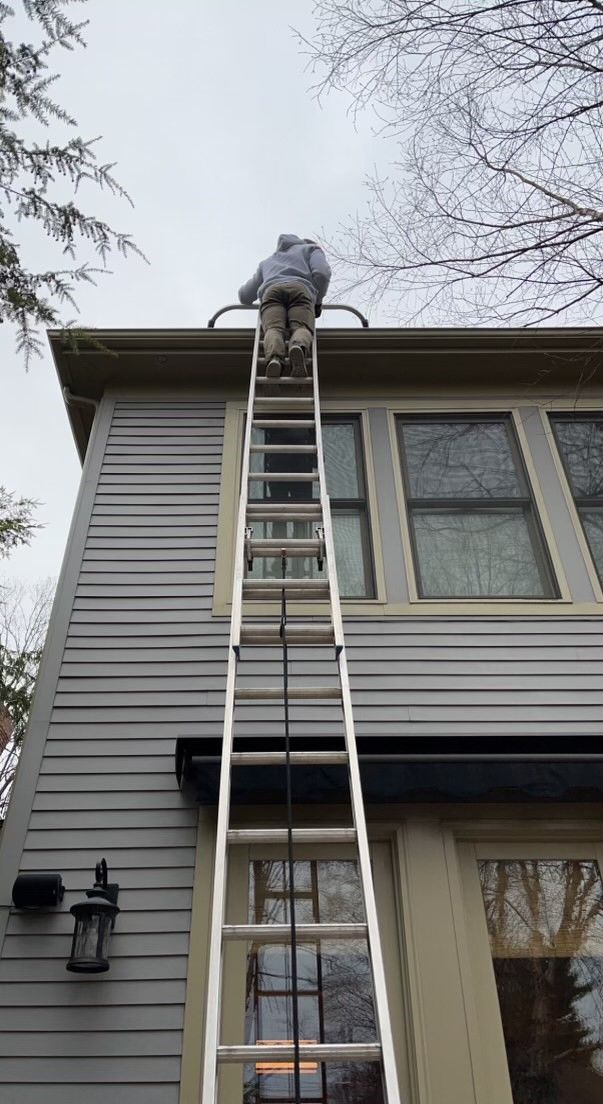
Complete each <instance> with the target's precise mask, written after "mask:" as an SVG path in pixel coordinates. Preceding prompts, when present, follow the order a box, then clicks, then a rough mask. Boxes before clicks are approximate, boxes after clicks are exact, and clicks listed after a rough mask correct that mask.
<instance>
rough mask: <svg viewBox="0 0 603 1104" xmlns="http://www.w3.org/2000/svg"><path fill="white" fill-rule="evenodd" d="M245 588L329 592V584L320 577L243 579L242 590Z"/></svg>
mask: <svg viewBox="0 0 603 1104" xmlns="http://www.w3.org/2000/svg"><path fill="white" fill-rule="evenodd" d="M246 590H266V591H270V593H272V591H273V590H275V591H280V590H318V591H321V592H322V591H324V593H325V594H328V593H329V584H328V583H323V582H321V581H320V579H245V580H244V582H243V592H245V591H246Z"/></svg>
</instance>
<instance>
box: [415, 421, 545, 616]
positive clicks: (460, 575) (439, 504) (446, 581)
mask: <svg viewBox="0 0 603 1104" xmlns="http://www.w3.org/2000/svg"><path fill="white" fill-rule="evenodd" d="M398 432H399V440H400V452H401V458H402V471H403V477H404V484H405V492H406V500H407V506H408V515H409V522H410V530H411V538H412V544H413V553H414V559H415V568H416V574H417V581H418V589H419V593H420V594H421V596H422V597H424V598H479V597H481V598H485V597H492V598H510V597H516V598H530V597H532V598H544V597H548V596H551V595H553V594H554V593H555V591H554V586H553V582H552V576H551V571H550V566H549V563H548V558H547V555H546V551H545V548H544V544H543V541H542V537H541V534H540V530H539V526H538V522H537V518H536V514H535V510H534V506H533V503H532V500H531V495H530V490H529V486H528V481H527V477H526V474H525V472H524V469H523V464H522V461H521V456H520V454H519V450H518V447H517V443H516V441H515V437H514V434H513V430H512V426H511V421H510V419H509V418H506V417H504V418H500V417H498V418H482V417H480V418H479V419H478V418H471V417H468V416H463V417H458V418H438V419H436V418H432V419H427V418H422V419H419V418H411V417H408V418H407V417H404V418H399V419H398Z"/></svg>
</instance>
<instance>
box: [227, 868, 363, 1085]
mask: <svg viewBox="0 0 603 1104" xmlns="http://www.w3.org/2000/svg"><path fill="white" fill-rule="evenodd" d="M294 868H295V872H294V880H295V902H296V909H295V914H296V920H297V922H298V923H329V922H330V923H358V922H362V920H363V919H364V912H363V907H362V897H361V892H360V882H359V878H358V871H357V864H356V863H355V862H354V861H352V860H318V861H314V860H313V861H301V860H299V861H296V862H295V864H294ZM288 894H289V881H288V866H287V863H286V862H284V861H281V860H261V861H255V862H252V863H251V864H250V893H249V921H250V923H253V924H266V926H267V928H269V925H270V924H284V923H288V922H289V900H288ZM268 939H269V931H267V934H266V940H268ZM297 968H298V986H299V1021H300V1038H301V1040H302V1041H306V1042H308V1043H309V1042H317V1043H370V1042H375V1041H376V1038H377V1036H376V1026H375V1016H374V1010H373V1000H372V985H371V978H370V966H369V959H368V953H367V945H366V941H365V940H328V941H322V942H321V943H320V944H319V943H300V944H299V945H298V952H297ZM291 984H292V983H291V952H290V947H289V945H288V944H282V943H276V944H271V943H269V942H262V943H254V944H252V945H250V949H249V953H248V958H247V981H246V989H247V993H246V1042H247V1043H262V1042H264V1043H272V1044H274V1042H278V1041H287V1040H291V1039H292V1036H293V1029H292V1015H291V1012H292V991H291ZM300 1072H301V1089H302V1100H303V1102H304V1104H306V1102H307V1104H310V1102H313V1104H383V1094H382V1089H381V1074H380V1069H379V1065H378V1064H377V1063H371V1062H353V1063H336V1062H328V1063H318V1062H308V1061H305V1062H304V1061H303V1055H302V1064H301V1070H300ZM294 1099H295V1097H294V1084H293V1069H292V1063H288V1062H283V1063H278V1062H274V1061H271V1062H257V1063H255V1064H254V1065H247V1066H246V1067H245V1083H244V1104H263V1102H264V1101H270V1102H271V1104H287V1102H290V1101H293V1100H294Z"/></svg>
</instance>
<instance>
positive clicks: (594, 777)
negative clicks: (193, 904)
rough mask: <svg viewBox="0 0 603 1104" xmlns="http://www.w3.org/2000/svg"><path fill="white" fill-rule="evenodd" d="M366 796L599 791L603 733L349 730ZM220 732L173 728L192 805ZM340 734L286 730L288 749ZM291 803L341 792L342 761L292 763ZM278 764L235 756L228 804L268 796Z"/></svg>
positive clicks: (493, 797)
mask: <svg viewBox="0 0 603 1104" xmlns="http://www.w3.org/2000/svg"><path fill="white" fill-rule="evenodd" d="M356 742H357V747H358V756H359V760H360V773H361V778H362V788H363V794H364V800H365V803H366V804H374V805H382V804H400V803H408V802H411V803H412V802H417V803H419V802H460V803H462V802H493V803H496V802H522V801H529V802H539V801H541V802H598V801H603V736H602V737H600V738H599V737H597V736H571V737H563V736H548V737H517V736H508V737H504V736H497V737H495V738H492V737H479V736H477V737H476V736H468V737H462V738H457V737H449V736H448V737H446V736H441V737H425V738H421V737H405V736H358V737H357V741H356ZM221 745H222V740H221V737H216V736H203V737H190V736H186V737H180V738H179V739H178V740H177V742H176V774H177V777H178V783H179V786H180V788H181V790H183V792H185V793H187V794H188V795H189V796H191V797H193V798H194V800H196V801H197V802H198V803H199V804H200V805H215V804H217V797H218V781H219V772H220V755H221ZM342 746H343V745H342V743H341V741H340V742H334V741H332V740H329V741H327V740H326V739H324V738H323V739H320V740H316V739H313V738H312V737H309V736H305V737H295V738H293V739H292V748H294V749H295V750H298V751H310V750H320V751H331V750H341V749H342ZM235 750H238V751H282V750H283V741H282V739H280V738H272V737H260V738H246V739H244V740H240V741H238V742H237V743H235ZM292 784H293V800H294V802H295V804H299V805H304V804H321V805H329V804H341V803H344V802H348V801H349V792H348V776H347V767H346V766H312V765H303V766H295V767H294V768H293V772H292ZM284 793H285V768H284V766H274V765H270V766H265V765H264V766H236V767H234V768H233V772H232V803H233V805H278V804H282V802H283V800H284Z"/></svg>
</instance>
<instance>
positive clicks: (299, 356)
mask: <svg viewBox="0 0 603 1104" xmlns="http://www.w3.org/2000/svg"><path fill="white" fill-rule="evenodd" d="M289 363H290V365H291V375H292V376H307V375H308V373H307V371H306V354H305V352H304V350H303V349H302V347H301V345H290V346H289Z"/></svg>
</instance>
